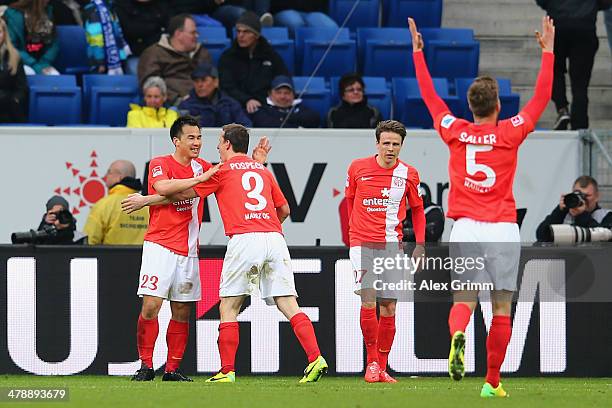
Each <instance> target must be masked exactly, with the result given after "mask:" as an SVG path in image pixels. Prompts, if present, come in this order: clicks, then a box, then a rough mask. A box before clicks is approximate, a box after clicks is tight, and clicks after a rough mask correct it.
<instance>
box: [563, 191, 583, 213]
mask: <svg viewBox="0 0 612 408" xmlns="http://www.w3.org/2000/svg"><path fill="white" fill-rule="evenodd" d="M583 203H584V196H583V194H582V193H581V192H580V191H574V192H572V193H569V194H566V195H565V197H563V204H565V206H566V207H567V208H568V209H572V208H576V207H580V206H581V205H582V204H583Z"/></svg>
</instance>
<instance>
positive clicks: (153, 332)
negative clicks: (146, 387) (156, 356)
mask: <svg viewBox="0 0 612 408" xmlns="http://www.w3.org/2000/svg"><path fill="white" fill-rule="evenodd" d="M158 334H159V323H158V322H157V317H156V318H155V319H151V320H146V319H145V318H143V317H142V314H139V315H138V326H137V328H136V345H137V346H138V356H139V357H140V360H141V361H142V363H143V364H144V365H146V366H147V367H149V368H153V349H154V348H155V340H157V335H158Z"/></svg>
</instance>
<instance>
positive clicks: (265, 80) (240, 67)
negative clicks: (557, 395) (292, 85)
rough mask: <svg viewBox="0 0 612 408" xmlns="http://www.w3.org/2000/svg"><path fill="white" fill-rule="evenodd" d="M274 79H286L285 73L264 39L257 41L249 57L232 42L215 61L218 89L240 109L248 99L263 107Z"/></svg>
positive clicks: (279, 60)
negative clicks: (278, 77)
mask: <svg viewBox="0 0 612 408" xmlns="http://www.w3.org/2000/svg"><path fill="white" fill-rule="evenodd" d="M277 75H289V71H288V70H287V66H286V65H285V63H284V62H283V60H282V58H281V57H280V55H278V53H277V52H276V51H274V49H273V48H272V46H271V45H270V43H268V41H267V40H266V39H265V38H264V37H260V38H259V40H258V43H257V45H256V46H255V49H254V50H253V55H252V56H250V55H249V51H248V50H247V49H246V48H240V47H239V46H238V43H237V42H236V41H235V40H234V42H233V43H232V46H231V47H230V48H229V49H227V50H226V51H225V52H223V54H222V55H221V58H220V59H219V79H220V88H221V90H222V91H224V92H227V93H228V94H229V96H231V97H232V98H234V99H236V100H237V101H238V102H240V104H241V105H242V106H244V105H246V103H247V101H248V100H249V99H257V100H258V101H259V102H261V104H262V105H264V104H265V103H266V97H267V95H268V90H270V84H271V83H272V79H273V78H274V77H275V76H277Z"/></svg>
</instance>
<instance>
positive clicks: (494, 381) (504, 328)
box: [487, 316, 512, 388]
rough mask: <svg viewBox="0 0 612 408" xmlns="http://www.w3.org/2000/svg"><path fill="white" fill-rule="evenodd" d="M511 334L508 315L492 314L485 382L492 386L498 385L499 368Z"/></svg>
mask: <svg viewBox="0 0 612 408" xmlns="http://www.w3.org/2000/svg"><path fill="white" fill-rule="evenodd" d="M511 335H512V323H511V322H510V316H493V321H492V322H491V328H490V329H489V335H488V336H487V382H488V383H489V384H491V386H493V388H497V386H498V385H499V369H500V368H501V365H502V363H503V362H504V358H505V356H506V348H507V347H508V343H509V342H510V336H511Z"/></svg>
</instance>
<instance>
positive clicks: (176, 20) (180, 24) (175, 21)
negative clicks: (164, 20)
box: [168, 13, 193, 37]
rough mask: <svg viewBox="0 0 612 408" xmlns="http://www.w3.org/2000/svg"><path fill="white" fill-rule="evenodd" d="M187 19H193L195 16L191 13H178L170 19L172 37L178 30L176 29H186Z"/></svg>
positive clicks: (169, 29)
mask: <svg viewBox="0 0 612 408" xmlns="http://www.w3.org/2000/svg"><path fill="white" fill-rule="evenodd" d="M187 20H193V17H192V16H191V14H188V13H181V14H177V15H176V16H174V17H172V18H171V19H170V21H169V22H168V34H170V37H172V36H174V33H175V32H176V30H182V29H184V28H185V21H187Z"/></svg>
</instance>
